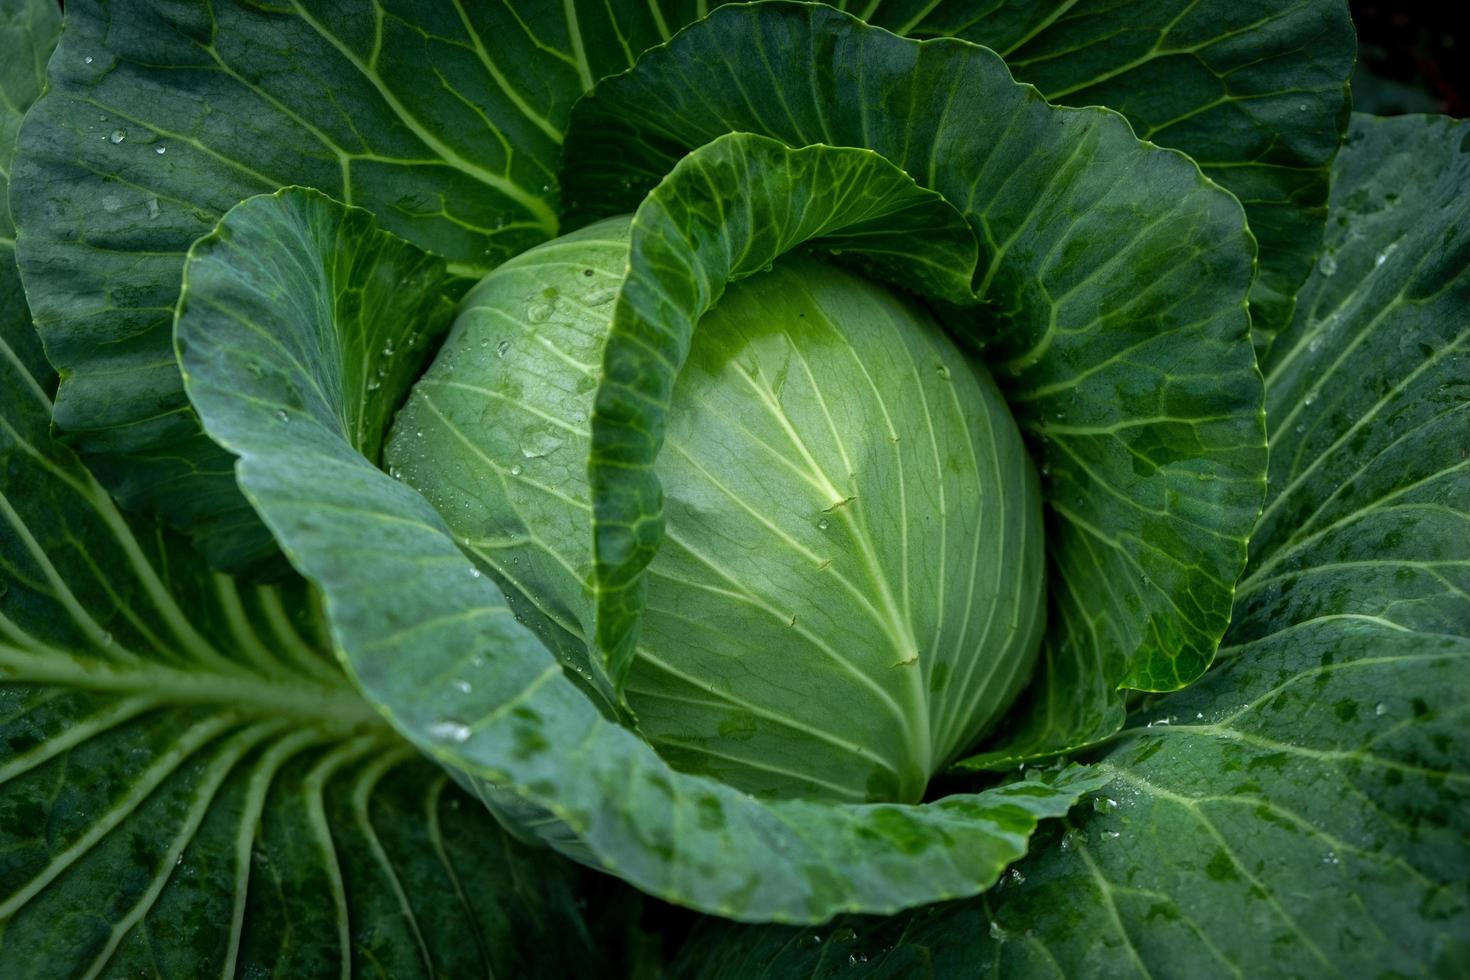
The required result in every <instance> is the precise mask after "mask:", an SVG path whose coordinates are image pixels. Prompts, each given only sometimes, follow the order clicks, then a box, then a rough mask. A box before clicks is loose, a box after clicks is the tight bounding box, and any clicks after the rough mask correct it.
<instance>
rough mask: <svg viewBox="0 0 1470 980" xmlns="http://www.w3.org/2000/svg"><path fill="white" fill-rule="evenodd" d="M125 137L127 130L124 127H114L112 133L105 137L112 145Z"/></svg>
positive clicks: (126, 136)
mask: <svg viewBox="0 0 1470 980" xmlns="http://www.w3.org/2000/svg"><path fill="white" fill-rule="evenodd" d="M127 138H128V131H127V130H126V129H114V130H113V131H112V135H111V136H109V137H107V142H109V143H111V144H112V145H113V146H116V145H117V144H119V143H121V142H122V141H123V140H125V139H127Z"/></svg>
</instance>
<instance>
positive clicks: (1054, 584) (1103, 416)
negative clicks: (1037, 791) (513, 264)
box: [564, 3, 1265, 768]
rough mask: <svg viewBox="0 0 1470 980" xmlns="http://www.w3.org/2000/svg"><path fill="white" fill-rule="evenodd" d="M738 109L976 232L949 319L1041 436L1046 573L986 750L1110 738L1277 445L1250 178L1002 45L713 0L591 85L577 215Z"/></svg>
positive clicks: (629, 187) (1210, 587) (994, 762)
mask: <svg viewBox="0 0 1470 980" xmlns="http://www.w3.org/2000/svg"><path fill="white" fill-rule="evenodd" d="M793 53H794V55H793ZM918 106H923V107H927V108H926V109H925V111H916V110H915V108H914V107H918ZM931 110H932V111H931ZM731 131H735V132H754V133H761V134H764V135H767V136H770V137H773V138H776V139H779V140H781V141H782V142H785V143H787V144H788V145H791V146H801V145H806V144H811V143H827V144H832V145H853V146H863V147H867V148H869V149H872V150H874V151H875V152H877V153H879V154H881V155H882V156H884V157H886V158H887V159H889V160H890V161H891V162H893V163H894V164H895V165H897V166H899V167H900V168H902V169H903V170H904V171H905V172H907V173H908V174H909V175H910V176H912V177H913V178H914V179H915V180H916V181H917V182H918V183H919V184H920V185H921V186H924V187H928V188H931V189H933V190H936V191H938V192H939V193H941V194H942V195H943V196H944V197H945V199H947V200H948V201H949V202H950V203H951V204H953V205H954V206H955V207H957V208H958V209H959V210H960V211H961V212H962V213H963V214H964V215H965V217H966V219H967V220H968V221H969V222H970V224H971V226H972V227H973V228H974V229H975V230H976V232H977V234H978V235H979V236H980V240H981V269H980V270H979V272H978V273H977V275H976V281H975V287H976V289H977V291H978V295H979V296H980V298H981V299H983V300H984V301H985V302H986V304H987V306H986V308H985V309H984V310H983V311H982V312H980V313H971V314H969V315H968V316H966V315H964V314H956V315H953V316H950V317H949V318H948V320H949V322H950V324H951V325H952V326H953V327H955V329H956V330H957V331H959V332H960V333H962V335H963V336H964V337H965V338H966V339H969V340H971V341H972V342H974V343H977V344H985V345H986V347H985V352H984V353H985V360H986V362H987V364H988V365H990V367H991V368H992V370H993V371H994V373H995V374H996V378H997V381H998V382H999V383H1000V385H1001V387H1002V390H1003V391H1004V392H1005V394H1006V397H1007V400H1008V402H1009V403H1010V405H1011V408H1012V410H1013V412H1014V413H1015V416H1016V419H1017V421H1018V422H1019V423H1020V425H1021V428H1022V431H1023V432H1024V433H1026V434H1027V435H1028V436H1029V437H1030V438H1031V441H1032V447H1033V449H1034V455H1035V457H1036V459H1037V462H1038V464H1039V468H1040V469H1041V471H1042V476H1043V479H1042V489H1043V494H1044V496H1045V498H1046V500H1047V503H1048V507H1049V515H1048V523H1047V548H1048V553H1049V557H1050V565H1049V570H1048V572H1049V573H1048V584H1049V587H1050V590H1051V591H1050V609H1049V626H1048V635H1047V640H1046V643H1045V645H1044V647H1043V651H1042V668H1041V671H1040V674H1039V678H1038V682H1037V683H1036V684H1035V685H1034V696H1033V698H1032V700H1031V701H1029V702H1028V705H1029V707H1028V709H1027V711H1025V712H1024V713H1023V714H1022V715H1021V716H1020V719H1019V720H1018V721H1017V723H1016V725H1015V726H1014V727H1013V728H1012V730H1011V731H1010V732H1008V733H1007V735H1006V737H1005V740H1004V743H1003V744H1001V745H998V746H996V747H995V749H994V751H992V752H990V753H988V754H987V755H985V756H983V757H982V758H980V759H979V760H977V761H976V764H977V765H982V766H999V767H1005V768H1009V767H1012V766H1014V765H1015V764H1016V763H1017V762H1018V761H1020V760H1022V759H1026V758H1031V757H1035V756H1037V755H1040V754H1046V753H1049V752H1055V751H1059V750H1064V749H1069V748H1075V747H1077V746H1079V745H1083V744H1087V743H1089V742H1091V741H1095V740H1096V739H1097V738H1100V737H1103V736H1105V735H1107V734H1109V733H1111V732H1113V731H1116V729H1117V728H1118V726H1119V725H1120V724H1121V722H1122V714H1123V712H1122V706H1121V701H1120V698H1119V695H1118V692H1117V688H1118V686H1119V685H1126V686H1131V687H1137V688H1143V689H1149V690H1169V689H1173V688H1176V687H1179V686H1182V685H1183V684H1186V683H1188V682H1189V681H1190V680H1192V679H1194V678H1195V677H1197V676H1199V674H1200V673H1201V672H1203V671H1204V669H1205V667H1206V666H1207V665H1208V663H1209V662H1210V658H1211V657H1212V656H1213V654H1214V650H1215V647H1216V644H1217V643H1218V641H1219V637H1220V635H1221V634H1222V633H1223V632H1224V629H1225V625H1226V623H1227V621H1228V618H1229V607H1230V598H1231V594H1232V589H1233V585H1234V581H1235V578H1236V576H1237V575H1238V574H1239V572H1240V570H1241V568H1242V567H1243V564H1244V559H1245V540H1246V537H1247V534H1248V531H1249V528H1250V527H1251V525H1252V523H1253V522H1254V520H1255V517H1256V515H1257V513H1258V510H1259V507H1260V502H1261V496H1262V493H1263V487H1262V483H1263V480H1262V477H1263V474H1264V469H1265V449H1264V432H1263V428H1264V426H1263V419H1262V413H1261V387H1260V377H1259V374H1258V373H1257V371H1256V367H1255V360H1254V356H1253V354H1252V349H1251V345H1250V343H1249V339H1248V324H1247V315H1246V312H1245V296H1246V291H1247V288H1248V284H1249V281H1250V272H1251V259H1252V247H1251V243H1250V239H1249V234H1248V232H1247V231H1246V229H1245V224H1244V217H1243V215H1242V212H1241V210H1240V205H1239V204H1238V202H1236V201H1235V200H1234V199H1233V198H1231V197H1230V196H1229V195H1227V194H1225V193H1223V192H1221V191H1220V190H1219V189H1218V188H1216V187H1214V186H1212V185H1210V184H1209V183H1208V181H1206V180H1205V179H1204V178H1203V177H1202V176H1201V174H1200V172H1199V170H1198V168H1196V167H1195V166H1194V164H1193V163H1191V162H1190V161H1189V160H1188V159H1187V158H1185V157H1183V156H1181V155H1179V154H1177V153H1172V152H1167V151H1162V150H1159V149H1157V148H1154V147H1149V146H1146V145H1144V144H1141V143H1139V142H1138V140H1136V139H1135V138H1134V136H1133V134H1132V133H1131V132H1130V130H1129V127H1128V125H1127V124H1126V122H1125V121H1124V120H1123V119H1122V118H1121V117H1120V116H1118V115H1117V114H1115V113H1111V112H1108V111H1105V110H1097V109H1093V110H1070V109H1054V108H1052V107H1050V106H1048V105H1047V104H1046V103H1045V102H1044V101H1042V100H1041V99H1040V98H1038V97H1037V96H1036V93H1035V91H1034V90H1033V89H1030V88H1028V87H1025V86H1020V85H1016V84H1015V83H1014V82H1012V80H1011V78H1010V75H1009V72H1008V71H1007V68H1006V66H1005V64H1004V63H1003V62H1002V61H1000V59H998V58H997V57H995V56H994V55H993V54H991V53H990V52H988V51H985V50H983V49H980V48H976V47H975V46H973V45H970V44H966V43H963V42H959V41H930V42H925V43H922V44H920V43H918V42H914V41H908V40H905V39H902V38H898V37H895V36H893V35H892V34H890V33H888V32H886V31H881V30H877V29H874V28H870V27H866V26H864V25H863V24H861V23H860V22H858V21H856V20H854V19H852V18H850V17H848V16H846V15H843V14H841V13H838V12H836V11H834V10H831V9H829V8H826V7H819V6H805V5H798V4H786V3H769V4H761V5H759V6H755V7H748V8H740V7H723V8H721V9H719V10H718V11H716V12H715V13H714V14H712V15H711V16H710V17H709V18H708V19H707V20H705V21H703V22H701V23H699V24H697V25H695V26H693V27H691V28H689V29H688V30H686V31H685V32H683V33H682V34H680V35H679V36H678V37H677V38H675V40H674V41H673V42H672V43H670V44H669V45H667V46H665V47H660V48H656V49H654V50H653V51H651V52H649V53H648V54H647V55H646V56H645V57H644V58H643V59H642V60H641V61H640V62H639V65H638V67H637V68H636V69H634V70H633V71H632V72H630V73H628V74H626V75H623V76H619V77H616V78H613V79H609V80H607V81H605V82H604V83H602V84H601V85H599V86H598V88H597V89H595V90H594V91H593V92H592V93H591V94H590V95H589V96H588V97H587V98H585V99H584V100H583V101H582V102H581V103H579V104H578V106H577V108H576V110H575V111H574V113H573V120H572V127H571V129H570V131H569V135H568V154H567V160H568V171H567V173H566V174H565V177H564V180H565V183H566V187H567V191H568V196H569V198H571V199H573V200H575V201H577V202H579V204H580V215H581V217H580V218H579V219H578V220H584V219H587V218H591V217H594V216H596V215H600V214H612V213H618V212H622V211H626V210H629V209H631V208H633V207H634V206H635V205H636V204H637V202H638V201H639V200H640V198H641V196H642V195H643V194H645V193H646V192H647V191H648V190H649V189H650V188H651V187H652V186H653V184H654V183H656V182H657V180H659V179H660V178H661V177H662V176H663V175H664V174H666V173H668V172H669V170H670V169H671V168H672V167H673V166H674V163H675V161H676V160H678V159H679V158H680V157H682V156H683V155H684V154H685V153H686V152H687V151H688V150H690V149H692V148H693V147H696V146H700V145H702V144H704V143H706V142H708V141H710V140H712V139H715V138H717V137H719V136H720V135H722V134H724V133H727V132H731Z"/></svg>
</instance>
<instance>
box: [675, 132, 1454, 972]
mask: <svg viewBox="0 0 1470 980" xmlns="http://www.w3.org/2000/svg"><path fill="white" fill-rule="evenodd" d="M1467 183H1470V123H1465V122H1454V121H1451V120H1448V119H1444V118H1434V117H1405V118H1399V119H1373V118H1368V117H1361V116H1360V117H1356V118H1355V121H1354V124H1353V130H1352V133H1351V136H1350V138H1349V141H1348V144H1347V147H1346V148H1345V149H1344V151H1343V153H1342V154H1341V155H1340V156H1339V157H1338V160H1337V163H1336V165H1335V168H1334V183H1333V189H1332V207H1331V212H1330V219H1329V224H1328V229H1329V231H1328V237H1327V248H1328V250H1327V253H1326V254H1327V255H1328V256H1330V261H1329V260H1327V259H1324V261H1323V262H1322V263H1321V264H1320V265H1319V267H1318V270H1317V272H1316V273H1315V274H1314V275H1313V276H1312V278H1311V279H1310V280H1309V282H1308V284H1307V287H1306V289H1305V290H1304V291H1303V293H1302V296H1301V300H1300V302H1299V303H1298V306H1297V312H1296V318H1295V320H1294V321H1293V323H1292V326H1291V329H1290V330H1289V331H1287V332H1286V333H1285V334H1283V337H1282V340H1281V342H1280V345H1279V347H1278V348H1277V349H1276V350H1274V351H1273V353H1272V356H1271V359H1270V360H1269V361H1268V362H1267V365H1266V367H1267V371H1268V374H1269V378H1270V386H1269V389H1268V398H1269V399H1270V403H1271V416H1270V417H1271V420H1272V426H1273V432H1274V435H1273V447H1274V449H1275V451H1274V452H1273V454H1272V472H1273V479H1272V488H1273V489H1272V497H1271V500H1270V503H1269V505H1268V508H1267V514H1266V518H1265V520H1264V521H1263V524H1262V533H1261V535H1260V536H1259V537H1258V538H1257V539H1255V541H1254V542H1253V550H1252V556H1251V559H1252V566H1251V569H1250V570H1249V571H1248V572H1247V575H1246V578H1245V579H1244V580H1243V583H1242V590H1241V599H1240V602H1239V604H1238V606H1237V621H1236V623H1235V624H1234V625H1233V626H1232V627H1231V632H1230V634H1229V636H1228V637H1227V640H1226V642H1227V646H1226V647H1224V648H1222V651H1221V653H1222V661H1221V663H1220V664H1219V665H1218V666H1216V668H1215V669H1213V670H1212V671H1211V672H1210V673H1209V674H1207V675H1206V676H1205V677H1204V678H1203V679H1202V680H1201V681H1199V682H1198V683H1197V684H1195V685H1194V686H1192V687H1190V688H1189V689H1188V690H1186V691H1183V692H1180V693H1178V694H1174V695H1170V696H1168V697H1165V698H1162V699H1160V700H1158V701H1157V702H1156V703H1153V704H1150V705H1147V706H1145V707H1144V708H1143V709H1142V710H1141V711H1140V712H1139V713H1138V714H1137V715H1136V716H1135V718H1134V719H1133V721H1132V724H1131V726H1130V728H1129V729H1128V730H1127V731H1126V732H1125V733H1124V734H1123V735H1122V736H1121V737H1120V738H1119V739H1118V740H1117V741H1116V742H1115V743H1114V744H1113V745H1112V746H1111V747H1110V748H1109V749H1108V750H1107V751H1106V753H1104V754H1102V755H1101V757H1100V758H1099V760H1098V761H1097V763H1096V764H1097V765H1098V766H1099V767H1100V768H1102V769H1103V770H1105V771H1106V772H1108V773H1109V774H1110V775H1111V777H1112V782H1111V784H1110V785H1108V786H1107V787H1105V788H1104V789H1103V790H1102V791H1101V792H1100V793H1099V794H1098V795H1097V797H1096V798H1095V800H1094V803H1093V806H1092V807H1091V808H1081V809H1080V811H1079V812H1078V813H1076V814H1074V815H1073V816H1072V817H1071V818H1070V821H1071V824H1072V826H1071V828H1070V829H1069V830H1068V831H1067V832H1066V833H1065V835H1064V836H1063V837H1061V839H1060V840H1056V841H1052V842H1051V844H1050V845H1049V846H1040V844H1041V842H1040V841H1038V847H1037V848H1036V849H1034V850H1033V856H1032V857H1030V858H1028V859H1027V860H1026V861H1025V862H1022V863H1021V864H1019V865H1017V866H1016V868H1015V869H1014V872H1013V873H1012V875H1011V876H1010V877H1009V878H1008V879H1007V881H1006V883H1005V885H1004V886H1003V887H1002V888H1000V889H999V890H996V891H992V892H991V893H989V894H988V895H987V896H986V897H985V899H984V900H983V901H971V902H965V903H957V904H954V905H950V906H937V907H933V908H930V909H926V910H923V911H921V912H918V913H916V914H913V915H908V916H902V917H898V918H895V919H891V920H887V921H877V920H871V919H854V920H851V921H844V922H841V923H838V924H837V926H838V928H837V929H836V931H831V930H821V931H820V932H817V933H814V932H812V931H810V930H807V931H802V932H796V931H791V930H777V929H766V930H759V931H757V930H749V929H730V928H727V927H725V926H723V925H714V924H711V926H710V927H709V929H708V930H707V931H706V932H704V933H703V934H696V935H695V936H694V938H693V939H692V940H691V941H690V944H689V946H688V947H687V951H686V954H685V962H684V966H685V968H686V970H685V972H686V973H687V974H688V975H698V976H704V977H718V976H746V975H749V974H748V972H742V970H745V969H748V968H749V967H751V966H753V965H755V964H760V965H761V966H762V967H763V968H765V970H766V972H765V973H764V974H763V975H765V976H769V977H773V978H779V977H820V976H830V975H835V974H836V973H838V972H841V973H842V975H844V976H849V975H854V974H855V975H858V976H885V977H905V978H907V977H914V976H949V975H952V974H953V973H962V974H965V975H970V974H979V973H985V972H998V973H999V974H1001V975H1004V976H1016V977H1028V976H1048V977H1049V976H1056V975H1057V974H1062V975H1066V976H1073V975H1076V976H1132V975H1139V976H1149V975H1152V976H1160V975H1165V976H1173V975H1182V974H1188V975H1189V976H1191V977H1213V976H1337V975H1374V976H1382V975H1395V976H1418V975H1433V976H1446V977H1448V976H1461V975H1464V973H1465V971H1466V968H1467V965H1470V942H1467V939H1466V937H1467V936H1470V846H1467V844H1466V841H1467V840H1470V748H1467V743H1466V741H1465V738H1464V719H1465V715H1466V711H1467V710H1470V533H1467V525H1470V463H1467V462H1466V452H1467V439H1466V432H1467V431H1470V425H1467V423H1470V390H1467V388H1466V385H1465V377H1466V371H1467V368H1470V317H1467V310H1470V199H1467V197H1466V195H1465V193H1464V188H1465V187H1466V185H1467ZM818 938H820V940H821V942H816V941H815V940H816V939H818ZM834 941H835V942H834ZM849 957H851V960H849ZM849 962H851V963H852V964H854V965H856V966H858V967H859V969H857V970H855V971H854V970H853V969H852V968H851V967H850V966H849Z"/></svg>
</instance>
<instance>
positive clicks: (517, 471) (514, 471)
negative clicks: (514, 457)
mask: <svg viewBox="0 0 1470 980" xmlns="http://www.w3.org/2000/svg"><path fill="white" fill-rule="evenodd" d="M510 475H511V476H520V475H521V464H520V463H517V464H515V465H514V466H512V467H511V468H510Z"/></svg>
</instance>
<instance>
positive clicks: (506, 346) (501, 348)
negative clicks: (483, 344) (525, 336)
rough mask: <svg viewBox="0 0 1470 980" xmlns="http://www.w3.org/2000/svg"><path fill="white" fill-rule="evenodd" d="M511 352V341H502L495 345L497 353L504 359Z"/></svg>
mask: <svg viewBox="0 0 1470 980" xmlns="http://www.w3.org/2000/svg"><path fill="white" fill-rule="evenodd" d="M509 350H510V341H508V340H502V341H501V342H500V343H498V344H496V345H495V353H496V354H497V355H498V356H500V357H504V356H505V355H506V353H507V352H508V351H509Z"/></svg>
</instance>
